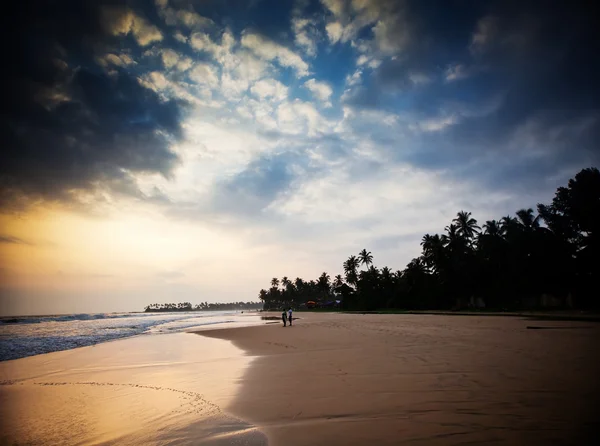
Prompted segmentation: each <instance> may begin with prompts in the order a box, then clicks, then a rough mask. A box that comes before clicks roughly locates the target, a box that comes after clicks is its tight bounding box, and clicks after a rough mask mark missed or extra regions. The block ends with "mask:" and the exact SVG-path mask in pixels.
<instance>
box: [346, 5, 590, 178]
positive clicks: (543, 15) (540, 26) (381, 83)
mask: <svg viewBox="0 0 600 446" xmlns="http://www.w3.org/2000/svg"><path fill="white" fill-rule="evenodd" d="M429 3H430V2H412V3H410V7H409V9H408V11H409V14H411V16H414V17H417V19H416V21H415V23H416V25H415V26H414V29H413V36H412V38H411V40H410V44H409V45H408V47H407V48H405V49H404V50H403V51H402V52H401V53H399V54H398V56H397V57H396V58H395V59H391V60H390V59H388V60H386V61H384V62H383V63H382V64H381V66H380V67H379V68H378V69H377V70H375V72H374V73H373V75H372V77H371V78H370V79H369V80H367V82H366V85H365V86H363V87H362V90H359V91H358V92H357V93H356V94H355V95H349V96H348V97H349V102H350V104H351V105H354V106H356V107H359V108H373V107H377V108H379V109H387V110H389V111H394V112H398V111H400V112H403V111H405V112H407V113H410V114H411V115H412V116H413V119H414V120H415V121H419V120H422V121H425V120H427V119H439V120H441V119H444V118H450V117H451V118H452V119H453V124H452V125H448V126H446V127H444V128H443V129H439V130H437V131H429V132H427V131H424V132H422V133H421V134H419V135H418V137H417V142H416V143H415V144H414V146H416V147H418V148H419V150H416V151H413V152H411V153H410V154H403V155H404V156H406V157H408V159H409V160H410V161H411V162H412V163H414V164H416V165H418V166H421V167H431V168H442V167H449V168H457V169H459V170H460V169H462V167H461V166H465V165H467V164H473V162H474V161H475V160H477V159H478V158H479V157H481V158H486V157H487V158H489V156H491V155H494V156H499V157H505V158H510V159H511V160H512V161H513V166H514V171H513V170H512V169H513V168H511V167H510V166H509V165H506V166H504V163H500V164H501V165H503V167H502V169H501V170H502V175H490V172H489V171H485V169H478V168H477V167H473V166H471V167H473V170H472V171H471V172H470V173H475V174H477V173H478V172H477V170H479V171H480V172H479V174H480V175H483V176H484V177H485V178H487V179H488V180H490V179H492V178H493V179H495V180H496V181H497V183H496V184H499V183H502V182H504V183H505V184H508V183H509V182H510V179H511V178H515V177H516V176H518V175H522V174H523V173H524V172H523V169H522V168H521V167H523V166H527V169H525V170H526V171H528V172H530V173H531V175H530V176H531V177H533V178H535V177H536V176H537V177H538V178H539V177H541V176H544V175H550V174H553V173H556V172H557V171H558V170H560V169H561V168H564V167H570V166H573V165H578V166H579V168H581V167H585V166H587V165H589V163H598V162H600V148H599V146H598V141H600V84H599V83H598V81H597V79H600V58H599V57H598V54H600V28H599V27H598V26H597V17H598V15H597V11H596V7H595V6H594V4H593V2H585V1H573V2H562V1H561V2H550V3H548V2H540V1H534V0H530V1H519V2H516V1H509V2H506V1H499V2H460V4H461V5H462V7H455V6H457V4H455V3H453V2H438V3H437V5H438V8H435V9H432V8H428V7H427V4H429ZM441 17H446V20H445V21H444V26H442V24H441V23H440V18H441ZM457 64H460V65H461V70H462V71H461V73H462V74H463V77H462V78H460V79H457V78H450V77H447V74H448V73H449V71H448V70H449V68H451V67H452V66H456V65H457ZM414 72H421V73H426V74H427V75H429V76H430V77H431V78H432V79H433V82H431V83H430V84H428V85H426V86H423V85H414V83H412V82H411V77H410V75H411V73H414ZM491 103H494V104H495V105H494V106H490V104H491ZM401 155H402V154H401ZM542 158H543V159H542ZM503 161H507V160H506V159H504V160H503ZM492 164H494V163H492ZM490 167H491V168H492V169H494V166H493V165H492V166H490Z"/></svg>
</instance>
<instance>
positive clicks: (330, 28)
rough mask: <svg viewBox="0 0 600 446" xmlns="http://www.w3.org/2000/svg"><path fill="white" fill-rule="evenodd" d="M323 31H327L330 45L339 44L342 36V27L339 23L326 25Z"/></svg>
mask: <svg viewBox="0 0 600 446" xmlns="http://www.w3.org/2000/svg"><path fill="white" fill-rule="evenodd" d="M325 31H327V37H329V40H330V41H331V43H337V42H339V41H340V40H342V36H344V27H343V26H342V24H341V23H339V22H330V23H328V24H327V25H325ZM344 41H345V40H344Z"/></svg>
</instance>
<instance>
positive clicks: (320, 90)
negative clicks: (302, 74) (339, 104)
mask: <svg viewBox="0 0 600 446" xmlns="http://www.w3.org/2000/svg"><path fill="white" fill-rule="evenodd" d="M304 87H306V88H307V89H308V90H309V91H310V92H311V93H312V95H313V96H314V97H315V98H316V99H319V100H320V101H322V102H324V103H325V104H326V105H327V106H329V107H331V102H329V99H330V98H331V95H332V94H333V90H332V89H331V86H330V85H329V84H328V83H327V82H320V81H317V80H315V79H309V80H307V81H306V82H304Z"/></svg>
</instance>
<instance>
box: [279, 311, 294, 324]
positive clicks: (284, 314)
mask: <svg viewBox="0 0 600 446" xmlns="http://www.w3.org/2000/svg"><path fill="white" fill-rule="evenodd" d="M281 320H282V321H283V326H284V327H285V324H286V322H287V316H286V312H285V308H284V309H283V311H282V312H281ZM290 325H292V323H291V321H290Z"/></svg>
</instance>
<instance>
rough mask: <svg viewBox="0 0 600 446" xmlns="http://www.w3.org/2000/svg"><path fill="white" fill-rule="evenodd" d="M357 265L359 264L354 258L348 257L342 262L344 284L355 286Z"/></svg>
mask: <svg viewBox="0 0 600 446" xmlns="http://www.w3.org/2000/svg"><path fill="white" fill-rule="evenodd" d="M359 265H360V263H359V260H358V259H357V258H356V256H350V257H348V260H346V261H345V262H344V273H345V274H346V282H348V283H350V284H352V285H356V281H357V276H356V270H357V269H358V266H359Z"/></svg>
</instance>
